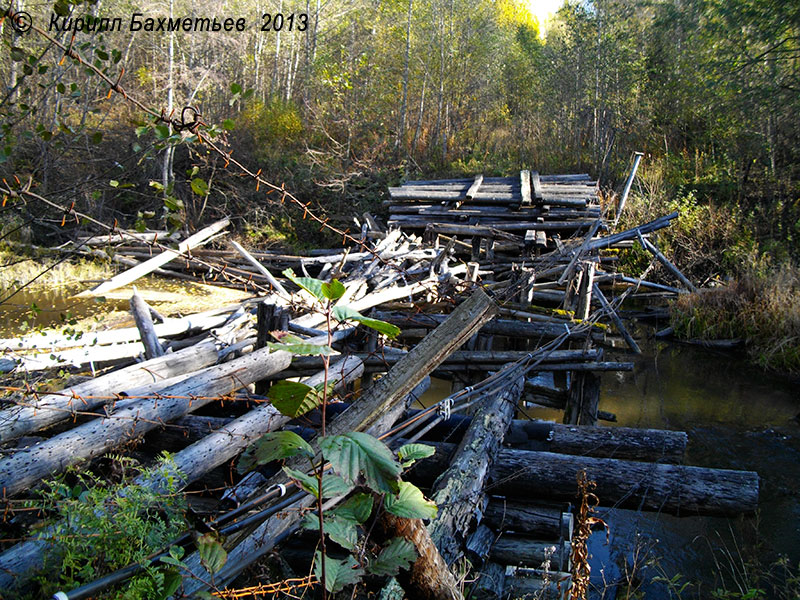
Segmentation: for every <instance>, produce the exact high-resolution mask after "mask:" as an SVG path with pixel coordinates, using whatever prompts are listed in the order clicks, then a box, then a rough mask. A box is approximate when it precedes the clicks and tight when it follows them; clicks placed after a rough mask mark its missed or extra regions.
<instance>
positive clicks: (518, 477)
mask: <svg viewBox="0 0 800 600" xmlns="http://www.w3.org/2000/svg"><path fill="white" fill-rule="evenodd" d="M429 443H430V442H429ZM432 444H433V445H435V446H436V449H437V450H436V454H435V455H434V456H432V457H430V458H428V459H426V460H424V461H421V462H420V463H418V464H417V465H415V468H414V469H413V470H412V471H411V473H410V475H411V479H412V481H413V480H414V479H415V478H416V479H417V481H419V482H427V483H430V482H432V481H433V480H434V479H435V478H436V476H437V475H438V474H439V473H440V472H441V471H442V469H444V468H446V465H447V464H448V460H449V457H450V456H451V455H452V453H453V451H454V450H455V445H454V444H445V443H435V442H434V443H432ZM581 470H585V471H586V474H587V476H588V478H589V479H591V480H594V481H596V482H597V488H596V490H595V493H596V494H597V496H598V498H599V499H600V505H601V506H615V507H616V506H619V507H621V508H633V509H639V510H652V511H663V512H667V513H671V514H676V515H679V516H690V515H712V516H733V515H737V514H741V513H749V512H753V511H754V510H755V509H756V508H757V507H758V488H759V485H758V474H757V473H754V472H752V471H731V470H727V469H709V468H705V467H687V466H681V465H668V464H656V463H641V462H633V461H627V460H617V459H614V458H592V457H588V456H571V455H567V454H556V453H553V452H531V451H526V450H512V449H502V450H500V452H499V453H498V455H497V460H496V461H495V465H494V469H493V471H492V478H493V480H494V481H495V482H496V483H495V485H494V486H493V487H492V492H493V493H495V494H501V495H505V496H507V497H510V498H515V499H524V498H528V497H531V496H534V497H536V498H537V499H540V500H552V501H565V502H570V501H574V499H575V495H576V494H577V485H576V483H575V481H576V479H575V478H576V476H577V474H578V472H579V471H581Z"/></svg>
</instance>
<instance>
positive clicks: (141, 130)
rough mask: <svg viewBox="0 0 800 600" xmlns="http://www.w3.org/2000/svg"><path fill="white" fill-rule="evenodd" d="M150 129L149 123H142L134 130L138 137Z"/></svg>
mask: <svg viewBox="0 0 800 600" xmlns="http://www.w3.org/2000/svg"><path fill="white" fill-rule="evenodd" d="M59 91H61V90H59ZM148 131H150V128H149V127H148V126H147V125H141V126H140V127H137V128H136V129H135V130H134V132H135V133H136V137H142V136H143V135H144V134H145V133H147V132H148Z"/></svg>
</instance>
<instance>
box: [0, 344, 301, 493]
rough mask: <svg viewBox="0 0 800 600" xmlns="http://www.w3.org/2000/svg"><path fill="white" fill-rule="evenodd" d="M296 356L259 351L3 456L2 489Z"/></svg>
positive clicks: (18, 486)
mask: <svg viewBox="0 0 800 600" xmlns="http://www.w3.org/2000/svg"><path fill="white" fill-rule="evenodd" d="M290 362H291V355H290V354H288V353H286V352H273V353H271V354H270V353H269V352H268V350H267V349H264V350H258V351H256V352H253V353H252V354H249V355H247V356H244V357H242V358H238V359H236V360H233V361H231V362H229V363H225V364H223V365H217V366H214V367H208V368H206V369H204V370H203V371H200V372H199V373H198V374H197V375H196V376H194V377H191V378H190V379H187V380H186V381H183V382H181V383H178V384H176V385H174V386H171V387H168V388H166V389H164V390H162V392H161V393H162V395H163V396H164V397H161V398H159V399H157V400H141V401H137V402H136V403H135V404H132V405H129V406H127V407H126V408H123V409H121V410H117V411H116V412H114V413H113V414H112V415H111V416H109V417H107V418H103V419H95V420H93V421H90V422H88V423H85V424H84V425H80V426H78V427H75V428H74V429H71V430H69V431H66V432H64V433H62V434H59V435H57V436H55V437H53V438H50V439H49V440H47V441H45V442H42V443H40V444H37V445H36V446H33V447H32V448H27V449H25V450H20V451H18V452H17V453H15V454H14V455H12V456H9V457H7V458H3V459H0V488H4V489H5V491H6V494H8V495H9V496H13V495H15V494H18V493H19V492H21V491H23V490H25V489H28V488H29V487H31V486H32V485H34V484H36V483H38V482H39V481H40V480H42V479H43V478H46V477H49V476H52V475H54V474H55V473H58V472H60V471H62V470H64V469H66V468H67V467H68V466H69V465H72V464H75V463H76V462H78V461H80V460H86V459H90V458H94V457H96V456H99V455H101V454H103V453H104V452H106V451H107V450H109V449H110V448H114V447H116V446H118V445H121V444H123V443H125V442H127V441H130V440H132V439H135V438H136V437H138V436H140V435H143V434H144V433H146V432H147V431H150V430H151V429H154V428H155V427H157V426H158V425H159V424H161V423H164V422H169V421H172V420H175V419H177V418H178V417H180V416H181V415H184V414H186V413H187V412H191V411H193V410H197V409H198V408H200V407H201V406H204V405H205V404H208V403H209V402H212V401H214V400H216V399H217V398H218V397H219V396H221V395H225V394H228V393H230V392H232V391H234V390H237V389H239V388H241V387H243V386H245V385H248V384H250V383H252V382H254V381H257V380H259V379H264V378H265V377H267V376H268V375H271V374H273V373H277V372H279V371H282V370H283V369H285V368H286V367H288V366H289V363H290Z"/></svg>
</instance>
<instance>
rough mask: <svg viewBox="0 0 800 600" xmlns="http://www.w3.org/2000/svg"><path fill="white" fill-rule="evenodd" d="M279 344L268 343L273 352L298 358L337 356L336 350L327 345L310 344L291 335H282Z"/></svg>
mask: <svg viewBox="0 0 800 600" xmlns="http://www.w3.org/2000/svg"><path fill="white" fill-rule="evenodd" d="M280 339H281V341H280V342H278V343H275V342H267V346H269V347H270V348H271V349H272V350H283V351H284V352H290V353H291V354H295V355H298V356H330V355H331V354H336V350H334V349H333V348H331V347H330V346H328V345H327V344H309V343H308V342H306V340H304V339H303V338H300V337H297V336H296V335H292V334H291V333H289V334H286V335H282V336H281V337H280Z"/></svg>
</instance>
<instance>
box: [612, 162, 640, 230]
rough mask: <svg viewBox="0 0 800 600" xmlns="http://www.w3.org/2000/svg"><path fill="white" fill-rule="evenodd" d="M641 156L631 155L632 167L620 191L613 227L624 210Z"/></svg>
mask: <svg viewBox="0 0 800 600" xmlns="http://www.w3.org/2000/svg"><path fill="white" fill-rule="evenodd" d="M643 156H644V154H642V153H641V152H634V153H633V166H632V167H631V172H630V173H629V174H628V179H627V180H626V181H625V188H624V189H623V190H622V197H621V198H620V199H619V204H618V205H617V213H616V215H615V216H614V227H616V226H617V223H619V218H620V217H621V216H622V211H623V210H625V203H626V202H627V200H628V194H629V193H630V191H631V186H633V179H634V177H636V171H637V170H638V169H639V163H640V162H641V160H642V157H643Z"/></svg>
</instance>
